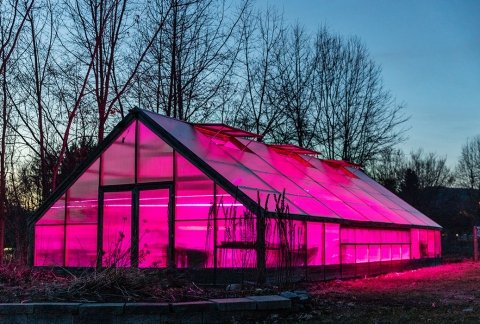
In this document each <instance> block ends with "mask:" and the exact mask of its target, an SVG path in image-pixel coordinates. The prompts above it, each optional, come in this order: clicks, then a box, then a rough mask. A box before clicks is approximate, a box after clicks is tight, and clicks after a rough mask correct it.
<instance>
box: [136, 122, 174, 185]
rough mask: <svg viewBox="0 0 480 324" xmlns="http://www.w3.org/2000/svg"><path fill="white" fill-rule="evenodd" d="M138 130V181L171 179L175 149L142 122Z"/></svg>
mask: <svg viewBox="0 0 480 324" xmlns="http://www.w3.org/2000/svg"><path fill="white" fill-rule="evenodd" d="M138 131H139V133H138V141H139V143H138V161H137V170H138V182H152V181H171V180H172V179H173V149H172V148H171V147H170V146H169V145H168V144H167V143H165V142H164V141H163V140H161V139H160V138H159V137H158V136H157V135H156V134H154V133H153V132H152V131H151V130H150V129H149V128H148V127H146V126H145V125H143V124H142V123H139V129H138Z"/></svg>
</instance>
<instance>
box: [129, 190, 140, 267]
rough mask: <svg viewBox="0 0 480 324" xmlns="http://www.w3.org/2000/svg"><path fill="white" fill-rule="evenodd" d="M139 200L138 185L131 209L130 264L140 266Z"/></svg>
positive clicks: (133, 195)
mask: <svg viewBox="0 0 480 324" xmlns="http://www.w3.org/2000/svg"><path fill="white" fill-rule="evenodd" d="M139 202H140V192H139V190H138V188H137V187H135V188H134V189H133V190H132V211H131V213H132V214H131V241H130V266H131V267H132V268H138V264H139V260H138V256H139V237H140V235H139V226H140V224H139V217H140V216H139V215H138V213H139Z"/></svg>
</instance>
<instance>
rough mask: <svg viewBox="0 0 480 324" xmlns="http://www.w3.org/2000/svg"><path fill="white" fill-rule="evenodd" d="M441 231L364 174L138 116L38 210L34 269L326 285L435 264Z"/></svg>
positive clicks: (254, 139) (291, 150)
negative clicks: (271, 275)
mask: <svg viewBox="0 0 480 324" xmlns="http://www.w3.org/2000/svg"><path fill="white" fill-rule="evenodd" d="M440 230H441V227H440V226H439V225H438V224H437V223H435V222H434V221H432V220H431V219H429V218H428V217H427V216H425V215H423V214H422V213H421V212H419V211H418V210H416V209H414V208H413V207H411V206H410V205H408V204H407V203H405V202H404V201H402V200H401V199H400V198H398V197H397V196H395V195H394V194H393V193H391V192H390V191H388V190H387V189H385V188H384V187H382V186H381V185H379V184H378V183H376V182H375V181H374V180H372V179H371V178H369V177H368V176H367V175H366V174H365V173H364V172H362V170H361V168H360V167H359V166H357V165H354V164H350V163H347V162H344V161H336V160H335V161H334V160H323V159H320V158H319V153H317V152H315V151H312V150H308V149H304V148H301V147H298V146H295V145H289V144H284V145H272V144H265V143H263V142H262V141H261V137H260V136H259V135H257V134H253V133H250V132H246V131H243V130H241V129H238V128H234V127H230V126H227V125H224V124H193V123H187V122H183V121H179V120H176V119H172V118H168V117H165V116H162V115H158V114H155V113H152V112H149V111H146V110H141V109H133V110H132V111H131V112H130V113H129V114H128V115H127V116H126V117H125V118H124V119H123V120H122V121H121V122H120V123H119V124H118V125H117V126H116V127H115V128H114V129H113V131H112V132H111V133H110V134H109V135H108V136H107V138H106V139H105V140H104V142H103V143H102V144H101V145H100V146H99V147H98V148H97V149H96V150H95V152H93V153H92V155H91V156H90V157H89V158H88V159H87V160H86V161H85V162H84V163H83V164H82V165H81V166H80V167H79V168H78V169H77V171H76V172H75V173H74V174H72V175H71V176H70V177H69V178H68V179H67V180H65V181H64V182H63V183H62V184H61V185H60V186H59V187H58V189H57V190H56V192H55V193H54V194H53V195H52V196H51V197H50V198H49V199H48V200H47V201H46V202H45V203H44V204H43V205H42V206H41V207H40V209H39V210H38V211H37V212H36V214H35V215H34V217H33V219H32V221H31V235H32V238H33V240H32V241H33V244H32V245H31V249H30V260H31V262H32V264H33V265H34V266H54V267H72V268H88V267H92V268H93V267H96V268H104V267H138V268H146V269H148V268H176V269H188V270H195V271H197V270H198V271H200V272H201V271H203V272H204V273H210V274H212V275H215V276H216V275H219V274H220V273H228V271H232V270H236V271H238V269H245V270H247V271H251V272H252V273H253V272H254V271H258V270H259V269H260V270H264V271H266V272H267V273H268V271H269V269H275V268H278V267H283V266H290V267H294V268H296V269H299V271H303V274H304V276H305V277H310V278H320V279H329V278H341V277H351V276H358V275H363V274H376V273H382V272H388V271H392V270H399V269H406V268H412V267H418V266H422V265H426V264H431V263H434V262H437V261H438V260H439V258H440V256H441V238H440ZM198 271H197V272H198Z"/></svg>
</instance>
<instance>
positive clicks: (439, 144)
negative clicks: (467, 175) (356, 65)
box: [259, 0, 480, 167]
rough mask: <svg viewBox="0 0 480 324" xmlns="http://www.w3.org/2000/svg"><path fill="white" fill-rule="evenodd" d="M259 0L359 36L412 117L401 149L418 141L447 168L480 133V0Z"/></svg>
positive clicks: (289, 16) (312, 27)
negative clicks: (445, 158) (469, 139)
mask: <svg viewBox="0 0 480 324" xmlns="http://www.w3.org/2000/svg"><path fill="white" fill-rule="evenodd" d="M259 1H260V3H259V5H260V6H263V5H265V4H267V3H268V4H269V5H271V6H273V7H276V8H278V10H279V11H280V12H283V13H284V17H285V19H286V20H287V22H288V23H295V22H296V21H298V22H300V23H301V24H302V25H304V27H305V28H306V29H307V30H308V31H309V32H312V33H314V32H315V31H316V30H317V28H318V27H319V26H321V25H326V26H327V27H328V28H329V29H330V30H331V31H332V32H334V33H339V34H341V35H344V36H350V35H357V36H359V37H360V38H361V39H362V41H363V42H364V43H365V44H366V46H367V48H368V49H369V51H370V54H371V56H372V58H373V59H374V60H375V61H376V62H377V63H378V64H380V65H381V66H382V69H383V78H384V83H385V86H386V88H388V89H390V90H391V92H392V94H393V95H394V96H395V97H396V98H397V101H398V102H404V103H405V105H406V110H405V113H406V114H407V115H410V116H411V117H410V120H409V121H408V122H407V123H408V125H407V126H408V127H409V128H410V129H409V131H408V133H407V136H408V140H407V141H406V142H405V143H404V144H402V145H401V146H400V148H402V149H403V150H404V151H406V152H409V151H411V150H416V149H417V148H423V149H424V150H425V151H426V152H435V153H437V154H439V155H441V156H447V158H448V162H449V165H450V166H452V167H453V166H454V165H455V164H456V161H457V159H458V157H459V155H460V150H461V146H462V145H463V144H464V143H465V141H466V140H467V138H469V137H470V138H471V137H473V136H475V135H479V134H480V1H478V0H461V1H448V0H401V1H398V0H362V1H360V0H335V1H333V0H274V1H273V0H270V1H263V0H259Z"/></svg>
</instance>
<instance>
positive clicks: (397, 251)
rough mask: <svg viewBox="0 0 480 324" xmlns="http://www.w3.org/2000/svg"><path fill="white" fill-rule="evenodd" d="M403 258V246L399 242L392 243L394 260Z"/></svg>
mask: <svg viewBox="0 0 480 324" xmlns="http://www.w3.org/2000/svg"><path fill="white" fill-rule="evenodd" d="M401 259H402V246H401V245H397V244H392V260H401Z"/></svg>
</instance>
